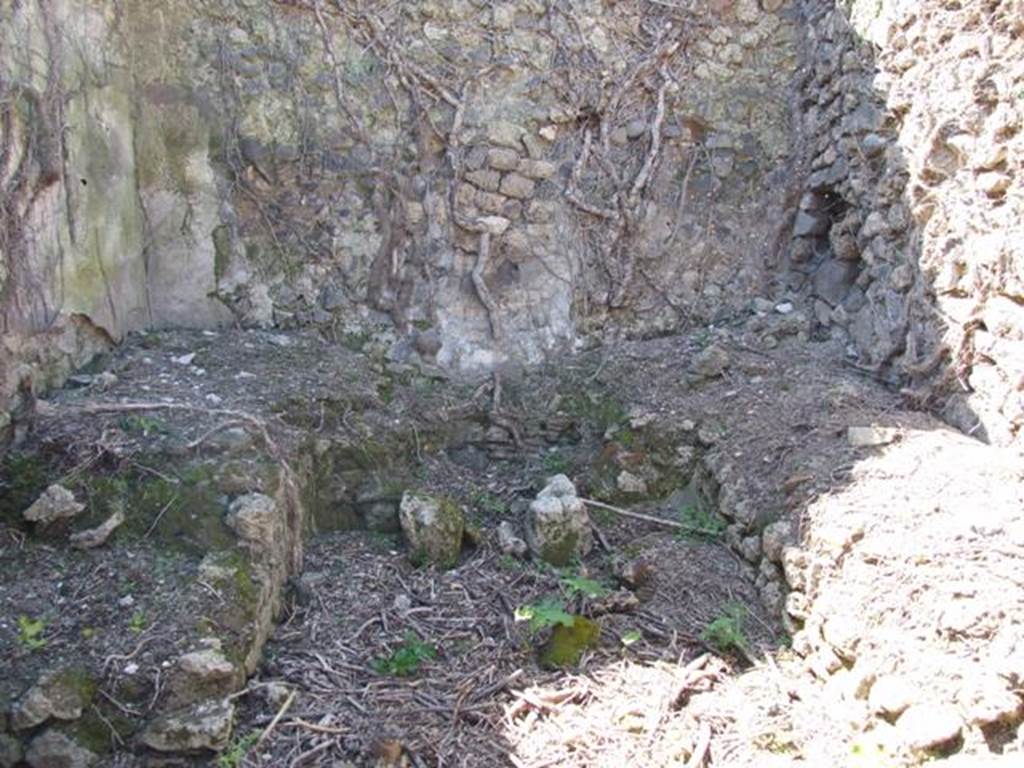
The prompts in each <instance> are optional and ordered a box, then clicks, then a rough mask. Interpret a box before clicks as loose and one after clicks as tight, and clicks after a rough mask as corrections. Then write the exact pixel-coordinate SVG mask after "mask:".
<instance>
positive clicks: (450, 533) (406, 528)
mask: <svg viewBox="0 0 1024 768" xmlns="http://www.w3.org/2000/svg"><path fill="white" fill-rule="evenodd" d="M398 512H399V521H400V522H401V525H402V533H403V534H405V540H406V542H407V543H408V545H409V557H410V559H411V560H412V562H413V563H415V564H416V565H437V566H440V567H442V568H451V567H453V566H454V565H455V564H456V563H458V561H459V553H460V552H461V551H462V538H463V534H464V532H465V528H466V521H465V516H464V515H463V513H462V510H461V509H460V508H459V506H458V505H457V504H455V503H454V502H453V501H451V500H450V499H436V498H433V497H432V496H426V495H423V494H418V493H413V492H406V493H405V494H404V495H403V496H402V503H401V505H400V506H399V511H398Z"/></svg>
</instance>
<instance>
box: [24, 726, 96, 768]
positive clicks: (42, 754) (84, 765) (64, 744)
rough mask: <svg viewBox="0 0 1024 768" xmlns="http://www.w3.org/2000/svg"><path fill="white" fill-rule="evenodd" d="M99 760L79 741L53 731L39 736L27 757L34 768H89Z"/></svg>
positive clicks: (33, 742) (26, 759)
mask: <svg viewBox="0 0 1024 768" xmlns="http://www.w3.org/2000/svg"><path fill="white" fill-rule="evenodd" d="M98 760H99V757H97V756H96V755H95V754H94V753H92V752H90V751H89V750H88V749H86V748H85V747H83V746H82V745H81V744H79V743H78V742H77V741H75V740H74V739H72V738H70V737H68V736H66V735H64V734H63V733H61V732H60V731H55V730H53V729H50V730H47V731H46V732H44V733H43V734H42V735H40V736H37V737H36V738H35V739H34V740H33V741H32V744H31V745H30V746H29V748H28V752H27V753H26V755H25V762H27V763H28V764H29V765H30V766H32V768H89V767H90V766H93V765H96V762H97V761H98Z"/></svg>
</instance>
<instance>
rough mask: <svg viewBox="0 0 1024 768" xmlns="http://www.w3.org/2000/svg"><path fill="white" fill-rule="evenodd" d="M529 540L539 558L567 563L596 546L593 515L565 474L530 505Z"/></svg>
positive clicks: (584, 554) (552, 480)
mask: <svg viewBox="0 0 1024 768" xmlns="http://www.w3.org/2000/svg"><path fill="white" fill-rule="evenodd" d="M526 542H527V544H529V546H530V551H531V552H533V554H534V555H535V556H536V557H539V558H540V559H541V560H544V561H545V562H548V563H551V564H552V565H557V566H563V565H567V564H568V563H569V562H571V561H572V559H573V558H574V557H584V556H586V555H587V553H589V552H590V550H591V548H592V547H593V545H594V537H593V532H592V531H591V530H590V517H589V516H588V515H587V509H586V507H585V506H584V504H583V502H582V501H580V499H579V498H578V496H577V495H576V486H574V485H573V484H572V481H571V480H569V478H568V477H566V476H565V475H555V476H554V477H552V478H550V479H549V480H548V483H547V485H546V486H545V487H544V489H543V490H542V491H541V492H540V493H539V494H537V498H536V499H535V500H534V501H533V502H532V503H531V504H530V509H529V512H528V514H527V517H526Z"/></svg>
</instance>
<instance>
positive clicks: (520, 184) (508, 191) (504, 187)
mask: <svg viewBox="0 0 1024 768" xmlns="http://www.w3.org/2000/svg"><path fill="white" fill-rule="evenodd" d="M536 186H537V185H536V184H535V183H534V182H533V181H531V180H530V179H528V178H526V177H525V176H520V175H519V174H518V173H510V174H508V175H507V176H505V178H503V179H502V180H501V194H503V195H505V196H507V197H514V198H516V199H517V200H526V199H527V198H530V197H532V196H533V193H534V191H535V189H536Z"/></svg>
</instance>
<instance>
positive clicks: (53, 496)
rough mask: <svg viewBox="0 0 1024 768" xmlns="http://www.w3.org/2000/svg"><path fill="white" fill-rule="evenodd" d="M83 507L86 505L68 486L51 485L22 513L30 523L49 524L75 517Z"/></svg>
mask: <svg viewBox="0 0 1024 768" xmlns="http://www.w3.org/2000/svg"><path fill="white" fill-rule="evenodd" d="M83 509H85V505H84V504H82V503H80V502H78V501H75V494H73V493H72V492H71V491H69V490H68V489H67V488H65V487H64V486H63V485H51V486H50V487H49V488H47V489H46V491H45V492H44V493H43V495H42V496H40V497H39V498H38V499H36V500H35V501H34V502H33V503H32V506H30V507H29V508H28V509H26V510H25V511H24V512H23V513H22V517H24V518H25V519H26V520H28V521H29V522H30V523H38V524H39V525H49V524H50V523H53V522H55V521H57V520H65V519H67V518H71V517H75V515H78V514H80V513H81V512H82V510H83Z"/></svg>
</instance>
